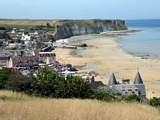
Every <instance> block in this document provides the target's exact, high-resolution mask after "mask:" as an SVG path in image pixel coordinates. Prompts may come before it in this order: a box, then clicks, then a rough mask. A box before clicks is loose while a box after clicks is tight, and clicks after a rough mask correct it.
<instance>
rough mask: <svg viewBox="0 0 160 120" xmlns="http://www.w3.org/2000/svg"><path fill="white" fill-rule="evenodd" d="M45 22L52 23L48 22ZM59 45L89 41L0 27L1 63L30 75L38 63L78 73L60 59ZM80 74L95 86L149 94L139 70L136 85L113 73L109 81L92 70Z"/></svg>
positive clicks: (127, 92) (126, 93) (0, 64)
mask: <svg viewBox="0 0 160 120" xmlns="http://www.w3.org/2000/svg"><path fill="white" fill-rule="evenodd" d="M46 26H47V27H49V26H50V25H49V23H47V25H46ZM57 47H61V48H65V49H66V48H67V49H76V48H77V47H87V44H79V45H78V44H76V45H70V44H69V42H68V41H67V40H66V39H61V40H54V38H53V37H52V35H51V34H48V32H46V31H45V30H34V29H31V30H28V29H27V30H26V29H22V28H16V27H14V28H10V29H9V30H6V29H5V27H1V28H0V49H1V52H0V67H1V68H3V67H6V68H10V69H12V70H15V71H19V72H21V73H22V74H23V75H25V76H29V75H30V74H34V73H35V72H36V71H37V69H38V68H39V67H43V66H48V67H50V68H51V69H53V70H55V71H57V72H59V73H62V74H64V75H65V76H68V75H74V76H76V75H77V76H78V75H79V74H78V73H77V69H76V68H74V67H73V66H72V65H71V64H69V63H68V64H64V63H60V62H59V61H57V60H56V52H55V49H56V48H57ZM81 77H82V78H83V79H84V80H87V81H89V82H90V83H91V85H92V86H93V87H94V88H99V87H107V88H111V89H113V90H116V91H118V92H120V93H122V94H123V95H132V94H136V95H140V96H143V97H145V96H146V91H145V85H144V84H143V80H142V78H141V76H140V73H139V72H138V73H137V76H136V78H135V80H134V84H133V85H130V83H129V80H123V83H122V84H120V83H119V82H118V81H117V80H116V78H115V75H114V73H113V74H112V75H111V78H110V80H109V83H108V84H104V83H102V82H101V81H98V80H95V79H94V75H93V74H91V73H87V74H84V75H81Z"/></svg>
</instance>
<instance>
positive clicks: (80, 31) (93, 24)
mask: <svg viewBox="0 0 160 120" xmlns="http://www.w3.org/2000/svg"><path fill="white" fill-rule="evenodd" d="M126 29H127V27H126V24H125V21H124V20H63V21H58V22H57V23H56V25H55V32H54V38H55V39H56V40H57V39H64V38H68V37H71V36H77V35H85V34H99V33H101V32H107V31H117V30H126Z"/></svg>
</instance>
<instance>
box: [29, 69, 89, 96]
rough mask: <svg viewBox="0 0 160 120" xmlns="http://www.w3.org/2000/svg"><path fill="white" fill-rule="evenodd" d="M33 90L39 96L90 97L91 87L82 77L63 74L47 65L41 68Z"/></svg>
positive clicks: (33, 84)
mask: <svg viewBox="0 0 160 120" xmlns="http://www.w3.org/2000/svg"><path fill="white" fill-rule="evenodd" d="M32 92H33V94H34V95H37V96H44V97H45V96H47V97H48V96H49V97H56V98H88V97H89V96H90V93H91V87H90V84H89V83H88V82H85V81H84V80H82V78H80V77H73V76H68V77H67V78H65V77H64V76H63V75H61V74H59V73H57V72H56V71H53V70H52V69H50V68H48V67H45V68H40V69H39V70H38V72H37V77H36V79H35V80H34V81H33V83H32Z"/></svg>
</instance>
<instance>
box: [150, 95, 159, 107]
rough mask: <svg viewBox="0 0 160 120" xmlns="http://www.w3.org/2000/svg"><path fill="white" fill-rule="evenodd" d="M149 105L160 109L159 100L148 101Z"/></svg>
mask: <svg viewBox="0 0 160 120" xmlns="http://www.w3.org/2000/svg"><path fill="white" fill-rule="evenodd" d="M149 104H150V105H152V106H155V107H160V98H156V97H154V98H152V99H150V100H149Z"/></svg>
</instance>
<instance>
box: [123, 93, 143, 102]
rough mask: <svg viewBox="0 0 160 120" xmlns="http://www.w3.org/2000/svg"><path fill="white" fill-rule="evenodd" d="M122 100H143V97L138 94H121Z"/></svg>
mask: <svg viewBox="0 0 160 120" xmlns="http://www.w3.org/2000/svg"><path fill="white" fill-rule="evenodd" d="M123 100H124V101H128V102H143V101H144V98H143V97H141V96H138V95H130V96H123Z"/></svg>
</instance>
